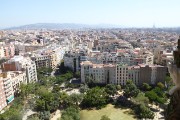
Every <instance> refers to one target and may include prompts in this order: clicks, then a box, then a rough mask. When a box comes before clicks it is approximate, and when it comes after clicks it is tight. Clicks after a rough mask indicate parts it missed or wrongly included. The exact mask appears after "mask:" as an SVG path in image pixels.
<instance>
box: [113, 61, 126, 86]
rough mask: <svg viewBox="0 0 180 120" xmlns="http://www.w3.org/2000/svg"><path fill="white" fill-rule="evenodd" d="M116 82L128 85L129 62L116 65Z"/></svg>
mask: <svg viewBox="0 0 180 120" xmlns="http://www.w3.org/2000/svg"><path fill="white" fill-rule="evenodd" d="M115 73H116V84H117V85H126V81H127V80H129V78H128V65H127V64H117V65H116V70H115Z"/></svg>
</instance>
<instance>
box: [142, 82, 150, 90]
mask: <svg viewBox="0 0 180 120" xmlns="http://www.w3.org/2000/svg"><path fill="white" fill-rule="evenodd" d="M150 89H151V86H150V85H149V84H147V83H143V90H145V91H148V90H150Z"/></svg>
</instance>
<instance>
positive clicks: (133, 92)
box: [124, 80, 140, 97]
mask: <svg viewBox="0 0 180 120" xmlns="http://www.w3.org/2000/svg"><path fill="white" fill-rule="evenodd" d="M124 92H125V93H124V95H125V96H126V97H136V96H137V95H138V93H139V92H140V90H139V89H137V86H136V85H135V84H134V83H133V82H132V80H128V81H127V82H126V86H125V89H124Z"/></svg>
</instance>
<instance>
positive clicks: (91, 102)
mask: <svg viewBox="0 0 180 120" xmlns="http://www.w3.org/2000/svg"><path fill="white" fill-rule="evenodd" d="M107 99H108V95H107V93H106V92H105V90H104V89H102V88H99V87H95V88H92V89H90V90H88V91H87V93H86V94H85V96H84V99H83V101H82V106H83V107H96V108H101V107H103V106H105V105H106V104H107Z"/></svg>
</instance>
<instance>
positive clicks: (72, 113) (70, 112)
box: [61, 107, 80, 120]
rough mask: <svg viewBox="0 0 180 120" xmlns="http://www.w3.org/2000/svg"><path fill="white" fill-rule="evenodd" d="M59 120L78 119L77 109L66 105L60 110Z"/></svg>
mask: <svg viewBox="0 0 180 120" xmlns="http://www.w3.org/2000/svg"><path fill="white" fill-rule="evenodd" d="M61 120H80V113H79V109H78V108H75V107H68V108H67V109H66V110H64V111H63V112H62V116H61Z"/></svg>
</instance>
